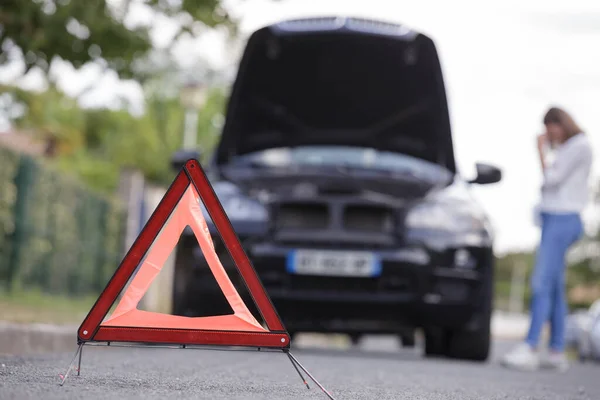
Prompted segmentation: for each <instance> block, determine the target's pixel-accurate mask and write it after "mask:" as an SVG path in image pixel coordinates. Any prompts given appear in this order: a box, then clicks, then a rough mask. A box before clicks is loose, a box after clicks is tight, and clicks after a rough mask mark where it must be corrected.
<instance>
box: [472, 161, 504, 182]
mask: <svg viewBox="0 0 600 400" xmlns="http://www.w3.org/2000/svg"><path fill="white" fill-rule="evenodd" d="M475 166H476V169H477V176H476V177H475V179H472V180H470V181H469V183H477V184H479V185H487V184H490V183H497V182H500V180H501V179H502V171H501V170H500V168H498V167H495V166H493V165H490V164H484V163H477V164H475Z"/></svg>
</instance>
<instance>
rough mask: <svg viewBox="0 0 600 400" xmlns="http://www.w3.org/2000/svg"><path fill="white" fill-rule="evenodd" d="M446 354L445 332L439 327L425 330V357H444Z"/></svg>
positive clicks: (446, 336) (446, 337) (446, 335)
mask: <svg viewBox="0 0 600 400" xmlns="http://www.w3.org/2000/svg"><path fill="white" fill-rule="evenodd" d="M447 354H448V334H447V332H445V331H444V330H443V329H439V328H430V329H427V330H425V357H445V356H446V355H447Z"/></svg>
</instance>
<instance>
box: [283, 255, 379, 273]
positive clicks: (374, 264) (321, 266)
mask: <svg viewBox="0 0 600 400" xmlns="http://www.w3.org/2000/svg"><path fill="white" fill-rule="evenodd" d="M287 270H288V272H289V273H292V274H301V275H322V276H353V277H372V276H378V275H379V274H380V273H381V262H380V261H379V259H378V257H377V256H376V255H375V254H373V253H369V252H362V251H360V252H356V251H318V250H295V251H291V252H290V253H289V255H288V260H287Z"/></svg>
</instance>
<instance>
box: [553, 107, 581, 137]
mask: <svg viewBox="0 0 600 400" xmlns="http://www.w3.org/2000/svg"><path fill="white" fill-rule="evenodd" d="M548 124H556V125H559V126H560V127H561V128H562V129H563V130H564V131H565V134H566V136H567V137H566V138H565V140H566V139H570V138H571V137H573V136H575V135H577V134H578V133H583V130H582V129H581V128H580V127H579V125H577V123H576V122H575V120H574V119H573V117H571V115H569V113H568V112H566V111H565V110H563V109H561V108H558V107H552V108H550V109H549V110H548V111H547V112H546V115H544V125H548Z"/></svg>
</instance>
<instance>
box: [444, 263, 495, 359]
mask: <svg viewBox="0 0 600 400" xmlns="http://www.w3.org/2000/svg"><path fill="white" fill-rule="evenodd" d="M493 296H494V287H493V266H491V267H490V268H489V270H488V273H487V274H486V276H485V281H484V285H483V287H482V301H481V303H480V305H481V306H480V308H479V310H478V311H477V312H476V313H475V315H474V318H473V320H472V321H471V323H470V324H469V325H468V326H467V327H465V328H464V329H461V330H456V331H453V332H451V334H450V338H449V339H450V340H449V346H448V356H449V357H451V358H456V359H463V360H469V361H481V362H483V361H486V360H487V359H488V357H489V354H490V347H491V327H490V325H491V320H492V309H493V301H492V299H493Z"/></svg>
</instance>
